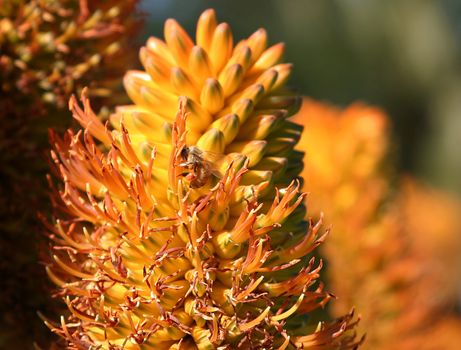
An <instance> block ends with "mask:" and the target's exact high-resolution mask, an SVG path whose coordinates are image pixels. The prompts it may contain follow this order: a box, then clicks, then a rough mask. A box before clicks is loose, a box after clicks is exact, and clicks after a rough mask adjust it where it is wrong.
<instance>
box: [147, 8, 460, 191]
mask: <svg viewBox="0 0 461 350" xmlns="http://www.w3.org/2000/svg"><path fill="white" fill-rule="evenodd" d="M141 5H142V8H143V10H144V11H145V12H146V13H147V18H146V26H145V29H144V37H145V38H147V37H148V36H150V35H154V36H163V22H164V20H165V19H166V18H169V17H174V18H176V19H177V20H178V21H179V22H180V23H181V24H183V25H184V26H185V28H186V29H187V30H188V31H189V33H193V28H194V26H195V23H196V19H197V18H198V16H199V15H200V13H201V12H202V11H203V10H204V9H206V8H208V7H213V8H215V9H216V11H217V14H218V17H219V18H220V19H221V20H223V21H227V22H229V23H231V24H232V28H233V33H234V38H235V39H236V40H238V39H241V38H244V37H246V36H248V35H250V34H251V33H253V32H254V31H255V30H256V29H258V28H259V27H264V28H266V29H268V32H269V40H270V42H271V43H276V42H279V41H283V42H285V43H286V44H287V45H286V54H285V60H286V61H287V62H292V63H293V64H294V73H293V75H292V78H291V85H292V86H293V87H295V88H296V89H298V90H299V92H300V93H301V94H303V95H307V96H310V97H313V98H315V99H317V100H321V101H326V102H329V103H333V104H336V105H339V106H346V105H348V104H349V103H351V102H354V101H357V100H361V101H363V102H366V103H368V104H373V105H377V106H380V107H381V108H383V109H384V110H385V111H386V112H387V113H388V114H389V116H390V117H391V119H392V122H393V124H394V135H393V137H394V141H395V147H396V152H395V155H396V157H397V158H398V159H397V162H398V167H399V170H401V171H403V172H411V173H413V174H416V175H418V177H420V178H422V179H423V180H424V181H425V182H427V183H429V184H431V185H434V186H436V187H439V188H443V189H446V190H448V191H451V192H456V193H457V194H458V195H460V194H461V156H460V153H459V145H458V144H459V143H461V2H460V1H459V0H437V1H436V0H385V1H384V0H367V1H361V0H323V1H314V0H290V1H277V0H252V1H248V0H233V1H211V0H188V1H183V0H155V1H152V0H145V1H144V2H143V3H142V4H141Z"/></svg>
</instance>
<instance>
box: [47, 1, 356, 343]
mask: <svg viewBox="0 0 461 350" xmlns="http://www.w3.org/2000/svg"><path fill="white" fill-rule="evenodd" d="M165 39H166V43H165V42H163V41H161V40H159V39H156V38H150V39H149V40H148V43H147V46H146V47H145V48H143V49H142V50H141V54H140V56H141V60H142V62H143V64H144V66H145V68H146V70H147V73H146V72H139V71H135V72H133V71H131V72H128V73H127V75H126V77H125V85H126V89H127V92H128V94H129V95H130V97H131V98H132V100H133V102H134V104H133V105H129V106H121V107H119V108H118V109H117V112H116V114H114V115H113V116H111V118H110V121H111V123H112V125H113V126H112V127H109V126H107V127H105V126H104V125H103V124H102V123H101V122H100V121H99V120H98V118H96V116H95V114H94V112H93V111H92V109H91V107H90V104H89V100H88V99H87V97H86V96H85V95H83V96H82V103H83V109H82V108H81V107H80V106H79V105H78V103H77V102H76V100H75V98H73V99H71V101H70V109H71V110H72V112H73V114H74V117H75V119H76V120H77V121H79V122H80V124H81V125H82V126H83V127H84V128H85V129H84V130H80V131H78V132H76V133H74V132H72V131H68V132H67V134H66V135H65V137H64V138H61V137H59V136H57V135H56V134H54V133H53V134H52V143H53V145H54V151H53V153H52V157H53V159H54V161H55V164H56V173H57V176H58V178H60V179H61V181H60V184H59V185H58V189H57V190H56V191H55V201H56V203H57V209H58V210H57V217H58V218H59V219H56V220H55V221H54V225H52V226H51V227H50V238H51V239H52V241H53V243H54V244H53V245H54V247H53V253H52V261H51V262H50V264H49V266H48V268H47V272H48V274H49V276H50V278H51V280H52V281H53V282H54V283H55V284H56V285H57V286H58V290H59V292H58V294H59V295H61V296H63V298H64V300H65V301H66V304H67V306H68V308H69V310H70V313H71V315H70V317H69V318H68V319H65V318H64V317H63V318H62V319H61V322H60V323H59V324H54V323H52V322H50V321H46V322H47V324H48V325H49V327H50V328H51V329H52V330H53V331H54V332H56V333H58V334H59V335H61V336H62V337H63V338H64V339H65V340H66V341H67V342H68V344H69V346H73V347H76V348H93V347H97V348H100V349H170V350H174V349H176V350H179V349H183V350H184V349H199V350H205V349H236V348H238V349H280V350H283V349H296V348H308V347H309V348H312V349H318V350H323V349H352V348H356V347H357V346H358V343H359V341H357V340H356V339H355V338H356V337H355V333H354V331H353V328H354V327H355V324H356V322H355V321H353V314H352V313H348V314H346V315H345V316H343V317H341V318H338V319H337V320H335V321H333V322H331V323H319V324H318V325H317V326H315V325H312V324H310V325H309V326H310V327H308V328H307V329H306V325H303V324H300V321H299V319H298V320H297V319H296V318H294V317H293V316H295V315H304V314H306V313H310V312H311V311H312V310H314V309H317V308H321V307H323V306H324V304H325V303H326V302H327V301H328V300H329V299H330V298H331V295H330V294H329V293H327V292H325V291H324V290H323V286H322V284H320V283H318V282H317V280H318V278H319V271H320V269H321V262H317V261H316V260H315V259H313V258H312V257H311V256H310V253H311V251H312V250H313V249H314V248H315V247H316V246H318V245H319V244H320V243H321V242H322V241H323V239H324V237H325V235H324V234H323V233H322V232H321V231H320V223H318V224H316V225H314V224H313V223H312V222H311V223H307V222H305V221H303V217H304V211H305V208H304V206H303V204H302V202H303V199H304V197H305V194H303V193H300V191H299V188H300V185H299V183H298V181H296V180H295V177H296V175H298V174H299V172H300V170H301V160H300V157H299V153H297V152H295V151H294V150H293V148H294V145H295V144H296V142H297V140H298V139H299V136H300V135H299V134H300V130H299V126H298V125H297V124H295V123H293V122H291V121H288V120H287V117H288V116H289V115H291V113H293V112H294V111H295V110H296V106H297V102H299V99H298V98H297V97H295V96H293V95H292V94H291V93H290V92H289V91H288V90H287V89H285V88H284V87H283V85H284V82H285V80H286V79H287V76H288V73H289V66H288V65H284V64H279V63H277V62H278V60H279V58H280V55H281V51H282V48H283V46H282V45H280V44H279V45H275V46H273V47H270V48H266V33H265V31H264V30H258V31H257V32H256V33H255V34H253V35H252V36H250V38H248V39H245V40H242V41H241V42H240V43H239V44H237V46H236V47H235V48H234V47H233V39H232V34H231V32H230V28H229V26H228V25H227V24H225V23H223V24H218V23H217V21H216V17H215V14H214V11H212V10H207V11H205V12H204V13H203V14H202V16H201V17H200V19H199V22H198V25H197V45H196V46H194V44H193V42H192V39H191V38H190V37H189V36H188V34H187V33H186V32H185V31H184V30H183V29H182V28H181V27H180V25H179V24H178V23H177V22H175V21H174V20H168V21H167V22H166V24H165ZM178 105H179V110H178ZM211 152H214V153H215V155H213V156H212V155H211ZM302 323H305V322H302ZM301 325H303V326H304V327H303V329H302V330H301V329H300V326H301Z"/></svg>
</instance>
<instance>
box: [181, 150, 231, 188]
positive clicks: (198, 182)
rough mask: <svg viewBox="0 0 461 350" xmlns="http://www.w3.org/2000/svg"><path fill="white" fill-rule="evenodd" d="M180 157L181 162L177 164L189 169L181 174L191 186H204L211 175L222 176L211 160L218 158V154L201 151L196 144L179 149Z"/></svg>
mask: <svg viewBox="0 0 461 350" xmlns="http://www.w3.org/2000/svg"><path fill="white" fill-rule="evenodd" d="M181 158H182V159H183V162H182V163H180V164H179V165H180V166H181V167H184V168H186V169H187V170H189V172H188V173H185V174H183V175H185V177H186V179H187V180H189V181H190V187H191V188H200V187H202V186H204V185H205V184H206V183H207V182H208V180H209V179H211V178H212V177H216V178H222V175H221V173H220V172H219V170H217V169H216V168H215V166H214V163H213V160H216V159H219V156H217V155H214V154H213V153H212V152H205V151H202V150H201V149H199V148H198V147H196V146H185V147H184V148H183V149H182V150H181Z"/></svg>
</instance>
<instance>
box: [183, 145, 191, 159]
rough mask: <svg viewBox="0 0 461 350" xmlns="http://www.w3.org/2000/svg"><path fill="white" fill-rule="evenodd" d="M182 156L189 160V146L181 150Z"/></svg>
mask: <svg viewBox="0 0 461 350" xmlns="http://www.w3.org/2000/svg"><path fill="white" fill-rule="evenodd" d="M181 157H182V159H183V160H187V158H188V157H189V147H187V146H184V148H183V149H182V150H181Z"/></svg>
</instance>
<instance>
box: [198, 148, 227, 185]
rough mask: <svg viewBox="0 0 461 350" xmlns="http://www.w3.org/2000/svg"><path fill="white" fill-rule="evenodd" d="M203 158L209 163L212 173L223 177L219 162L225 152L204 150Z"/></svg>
mask: <svg viewBox="0 0 461 350" xmlns="http://www.w3.org/2000/svg"><path fill="white" fill-rule="evenodd" d="M201 152H202V159H203V161H204V162H206V163H207V165H208V168H209V171H210V173H211V174H212V175H213V176H215V177H217V178H218V179H221V178H222V177H223V175H222V173H221V171H220V170H219V169H218V164H219V163H220V161H221V159H222V157H223V156H224V155H223V154H220V153H216V152H212V151H202V150H201Z"/></svg>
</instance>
